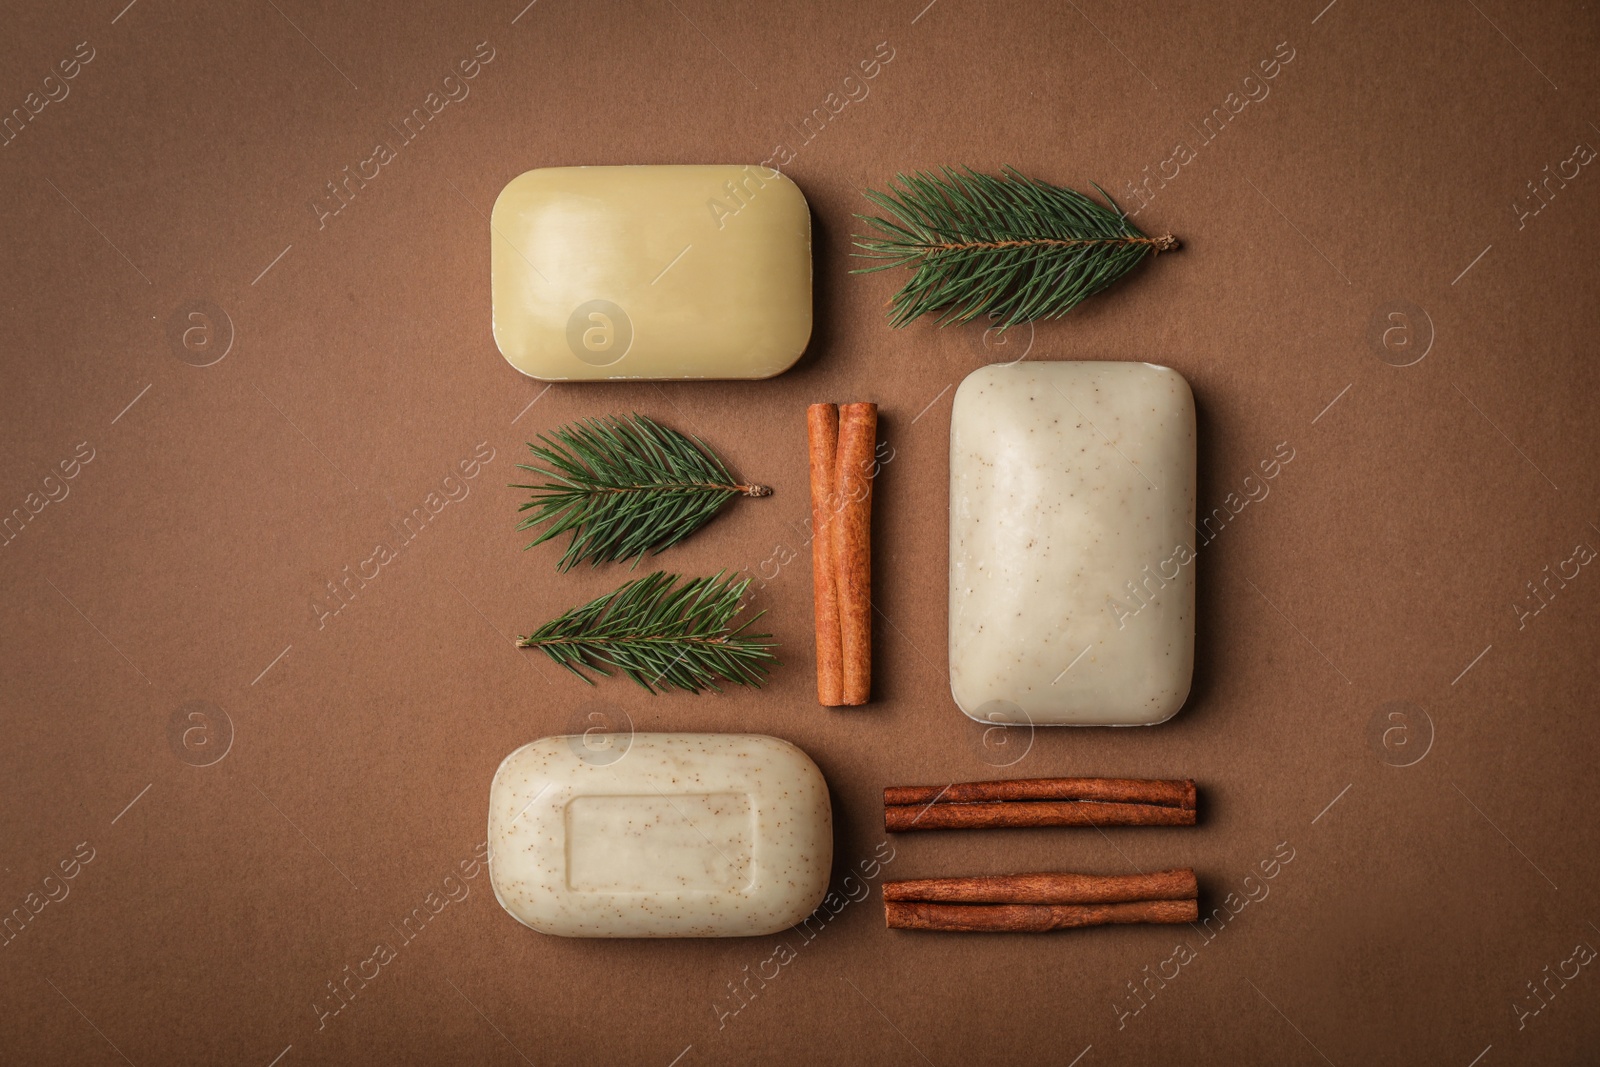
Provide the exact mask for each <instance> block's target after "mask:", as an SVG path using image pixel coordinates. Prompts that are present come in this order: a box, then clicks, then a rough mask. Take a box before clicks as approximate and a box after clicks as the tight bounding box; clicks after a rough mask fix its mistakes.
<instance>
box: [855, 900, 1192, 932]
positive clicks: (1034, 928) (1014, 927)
mask: <svg viewBox="0 0 1600 1067" xmlns="http://www.w3.org/2000/svg"><path fill="white" fill-rule="evenodd" d="M883 913H884V923H885V925H887V926H888V927H889V928H890V929H899V930H956V931H970V932H975V933H982V932H989V933H1038V932H1043V931H1045V930H1063V929H1067V928H1069V927H1077V926H1102V925H1106V924H1109V923H1185V922H1194V921H1195V920H1196V919H1197V918H1199V914H1200V907H1199V903H1198V902H1197V901H1194V900H1141V901H1133V902H1129V903H1122V904H929V903H927V902H922V901H895V900H887V901H884V905H883Z"/></svg>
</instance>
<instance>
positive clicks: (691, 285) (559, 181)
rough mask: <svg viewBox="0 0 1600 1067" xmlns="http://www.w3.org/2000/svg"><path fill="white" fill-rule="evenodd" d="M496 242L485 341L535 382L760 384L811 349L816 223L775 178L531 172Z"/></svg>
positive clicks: (493, 222)
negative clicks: (490, 336)
mask: <svg viewBox="0 0 1600 1067" xmlns="http://www.w3.org/2000/svg"><path fill="white" fill-rule="evenodd" d="M490 231H491V236H490V242H491V248H492V259H491V263H492V275H493V286H492V288H493V291H494V337H495V343H496V344H498V345H499V346H500V352H501V354H502V355H504V356H505V357H506V360H507V361H508V362H509V363H510V364H511V365H512V366H513V367H515V368H517V370H519V371H521V372H522V373H524V374H527V375H530V376H531V377H534V378H540V379H544V380H546V381H612V380H618V381H620V380H638V379H681V378H770V377H772V376H773V375H775V374H781V373H782V372H783V371H786V370H788V369H789V368H790V367H791V366H793V365H794V362H795V360H797V359H799V358H800V354H801V353H802V352H804V351H805V347H806V342H807V341H808V340H810V338H811V212H810V210H809V209H808V208H807V206H806V199H805V197H804V196H803V195H802V194H801V192H800V189H799V188H798V187H797V186H796V185H795V184H794V182H792V181H790V180H789V179H788V178H786V177H784V176H783V175H782V174H780V173H779V172H777V171H775V170H768V169H766V168H763V167H758V166H743V167H740V166H712V167H550V168H546V169H543V170H530V171H528V172H527V173H526V174H522V175H520V176H518V177H517V178H514V179H513V180H512V181H511V182H510V183H509V184H508V185H507V186H506V187H505V189H504V190H502V191H501V193H500V197H499V199H498V200H496V201H495V205H494V214H493V216H492V218H491V219H490Z"/></svg>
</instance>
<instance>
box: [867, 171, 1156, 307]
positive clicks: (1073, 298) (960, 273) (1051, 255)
mask: <svg viewBox="0 0 1600 1067" xmlns="http://www.w3.org/2000/svg"><path fill="white" fill-rule="evenodd" d="M1095 189H1096V190H1097V191H1098V192H1099V193H1100V195H1101V196H1102V197H1104V198H1105V200H1106V203H1105V204H1101V203H1099V202H1098V201H1096V200H1093V199H1091V198H1089V197H1087V196H1085V195H1083V194H1082V193H1079V192H1076V191H1074V190H1072V189H1064V188H1062V187H1060V186H1057V185H1051V184H1049V183H1048V182H1042V181H1036V180H1034V179H1032V178H1027V177H1024V176H1023V175H1021V174H1019V173H1018V172H1017V171H1016V170H1014V169H1013V168H1011V167H1006V168H1005V169H1004V174H1003V176H1000V177H996V176H993V175H989V174H979V173H977V172H975V171H973V170H971V169H970V168H967V169H965V170H962V171H956V170H953V169H951V168H949V167H945V168H942V171H941V173H940V174H930V173H927V172H925V171H919V172H918V173H916V174H911V175H906V174H900V175H897V176H896V178H895V183H894V184H891V186H890V188H889V191H888V192H878V191H876V190H870V189H869V190H868V191H867V192H866V194H865V195H866V197H867V199H868V200H870V201H872V203H873V204H875V205H877V206H878V207H880V208H882V209H883V210H884V211H885V212H887V213H888V214H889V216H890V217H889V218H887V219H885V218H877V217H874V216H870V215H857V216H856V218H858V219H861V220H862V221H864V222H866V223H867V224H868V225H869V226H870V227H872V229H873V230H874V231H876V232H873V233H870V234H868V235H865V236H862V235H857V239H856V242H855V246H856V247H857V248H858V249H861V251H859V252H857V253H855V255H857V256H859V257H861V258H864V259H875V260H881V261H882V262H879V263H877V264H876V265H874V266H870V267H862V268H860V269H858V270H856V271H854V273H856V274H870V273H872V272H873V271H880V270H888V269H889V268H891V267H910V268H912V270H913V271H914V273H913V274H912V276H911V280H910V281H908V282H906V284H905V286H904V287H902V288H901V289H900V291H899V292H897V293H896V294H895V295H894V299H893V301H892V309H891V311H890V315H889V321H890V324H891V325H893V326H896V327H899V326H904V325H905V324H906V323H908V322H910V321H911V320H912V319H915V318H917V317H918V316H919V315H926V314H928V313H930V312H936V311H943V312H944V314H943V315H942V316H941V317H940V319H939V325H941V326H943V325H946V324H948V323H952V322H954V323H963V322H969V321H971V320H972V319H975V318H977V317H978V316H980V315H987V316H989V317H990V318H991V319H993V320H995V321H996V322H997V323H998V325H1000V326H1001V327H1006V326H1013V325H1016V324H1017V323H1019V322H1027V321H1029V320H1031V319H1051V318H1059V317H1060V316H1062V315H1065V314H1066V313H1067V312H1069V311H1071V310H1072V309H1073V308H1074V307H1076V306H1077V305H1078V303H1079V302H1080V301H1082V300H1083V299H1084V298H1085V297H1087V296H1090V295H1092V294H1094V293H1097V292H1099V291H1100V290H1102V289H1104V288H1106V287H1107V286H1108V285H1110V284H1111V283H1113V282H1115V281H1116V280H1117V279H1118V278H1121V277H1122V276H1123V275H1124V274H1127V273H1128V272H1129V271H1130V270H1132V269H1133V268H1134V267H1136V266H1138V264H1139V263H1140V261H1141V260H1143V259H1144V258H1145V256H1147V255H1154V254H1155V253H1157V252H1167V251H1170V250H1172V249H1175V248H1177V247H1178V239H1177V238H1175V237H1173V236H1172V235H1171V234H1166V235H1164V236H1161V237H1149V236H1147V235H1146V234H1144V233H1143V232H1142V231H1140V230H1139V228H1138V227H1137V226H1135V225H1134V224H1133V223H1132V222H1131V221H1130V220H1129V219H1128V217H1127V216H1126V215H1125V214H1123V213H1122V210H1121V209H1120V208H1118V207H1117V204H1116V201H1114V200H1112V199H1111V196H1110V194H1109V193H1107V192H1106V191H1105V190H1104V189H1101V188H1100V187H1099V186H1098V185H1096V186H1095ZM1107 205H1109V206H1107Z"/></svg>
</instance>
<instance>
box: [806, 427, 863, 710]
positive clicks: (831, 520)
mask: <svg viewBox="0 0 1600 1067" xmlns="http://www.w3.org/2000/svg"><path fill="white" fill-rule="evenodd" d="M806 436H807V438H808V441H809V444H810V454H811V574H812V593H813V599H814V600H815V603H816V618H817V702H818V703H820V704H822V705H823V706H824V707H839V706H842V705H852V706H853V705H859V704H865V703H866V702H867V699H868V697H869V696H870V695H871V692H872V482H873V477H874V475H875V474H876V473H877V462H876V453H877V446H878V405H876V404H838V405H836V404H812V405H811V406H810V407H809V408H808V409H807V410H806Z"/></svg>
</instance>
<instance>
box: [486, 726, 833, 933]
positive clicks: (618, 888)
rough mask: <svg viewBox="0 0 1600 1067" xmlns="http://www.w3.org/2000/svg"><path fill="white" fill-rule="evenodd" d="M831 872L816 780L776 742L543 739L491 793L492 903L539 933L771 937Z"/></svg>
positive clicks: (790, 748)
mask: <svg viewBox="0 0 1600 1067" xmlns="http://www.w3.org/2000/svg"><path fill="white" fill-rule="evenodd" d="M832 863H833V817H832V811H831V809H830V806H829V803H828V787H827V784H826V783H825V782H824V781H823V779H822V772H821V771H819V770H817V767H816V764H814V763H812V762H811V759H810V757H808V756H807V755H806V754H805V753H804V752H802V751H800V749H798V748H796V747H795V746H794V745H791V744H789V742H787V741H780V740H778V739H777V738H774V737H763V736H760V735H756V734H580V735H573V736H563V737H546V738H544V739H542V740H539V741H535V742H533V743H532V744H528V745H524V746H523V747H521V748H519V749H517V750H516V751H515V752H513V753H511V755H509V756H507V757H506V758H505V761H504V762H502V763H501V764H500V769H499V770H498V771H497V772H496V773H495V776H494V784H493V785H492V786H491V787H490V790H489V875H490V880H491V882H492V883H493V885H494V891H495V896H496V898H497V899H498V900H499V901H500V904H501V906H502V907H504V908H505V909H506V911H508V912H510V913H511V915H512V917H513V918H515V919H517V920H518V921H519V922H521V923H523V924H525V925H527V926H530V927H532V928H533V929H535V930H538V931H540V932H541V933H546V934H559V935H563V936H566V937H753V936H757V935H763V934H771V933H776V932H777V931H779V930H783V929H786V928H788V927H790V926H793V925H794V924H795V923H797V922H799V921H800V920H802V919H803V918H805V917H806V916H807V915H809V914H811V912H813V911H815V910H816V908H817V906H818V905H819V904H820V903H821V902H822V898H823V894H824V893H826V892H827V888H828V877H829V873H830V870H831V867H832Z"/></svg>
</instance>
